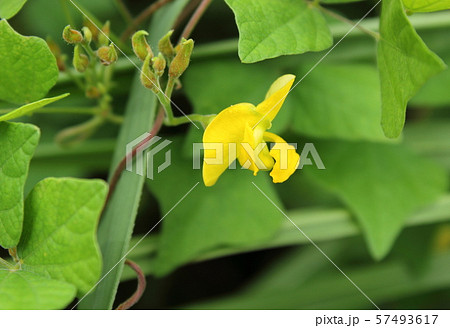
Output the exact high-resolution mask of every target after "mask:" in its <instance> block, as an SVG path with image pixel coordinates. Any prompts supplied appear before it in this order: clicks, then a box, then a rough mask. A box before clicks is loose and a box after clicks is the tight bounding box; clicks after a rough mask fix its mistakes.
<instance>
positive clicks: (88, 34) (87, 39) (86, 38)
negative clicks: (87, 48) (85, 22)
mask: <svg viewBox="0 0 450 328" xmlns="http://www.w3.org/2000/svg"><path fill="white" fill-rule="evenodd" d="M81 30H82V31H83V36H84V41H85V42H86V43H87V44H89V43H91V41H92V32H91V30H90V29H89V27H87V26H84V27H83V28H82V29H81Z"/></svg>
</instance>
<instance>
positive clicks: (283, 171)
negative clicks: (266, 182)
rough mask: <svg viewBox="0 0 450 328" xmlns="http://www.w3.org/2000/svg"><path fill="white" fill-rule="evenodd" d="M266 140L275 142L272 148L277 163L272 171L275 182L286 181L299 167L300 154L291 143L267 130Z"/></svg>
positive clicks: (271, 174) (271, 153)
mask: <svg viewBox="0 0 450 328" xmlns="http://www.w3.org/2000/svg"><path fill="white" fill-rule="evenodd" d="M264 140H266V141H271V142H275V145H274V146H273V147H272V149H271V150H270V155H271V156H272V157H273V158H274V159H275V165H274V166H273V169H272V171H271V172H270V176H271V177H272V179H273V182H274V183H280V182H284V181H286V180H287V179H288V178H289V177H290V176H291V175H292V174H294V172H295V170H296V169H297V167H298V164H299V163H300V155H299V154H297V151H296V149H295V148H294V146H292V145H289V144H288V143H286V141H284V140H283V138H281V137H279V136H277V135H276V134H273V133H270V132H265V133H264Z"/></svg>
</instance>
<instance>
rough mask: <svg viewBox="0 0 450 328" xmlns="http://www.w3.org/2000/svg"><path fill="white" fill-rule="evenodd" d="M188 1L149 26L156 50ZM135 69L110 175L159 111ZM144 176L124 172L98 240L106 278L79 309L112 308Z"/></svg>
mask: <svg viewBox="0 0 450 328" xmlns="http://www.w3.org/2000/svg"><path fill="white" fill-rule="evenodd" d="M186 3H187V0H177V1H173V2H172V3H170V4H168V5H166V6H164V7H163V8H162V9H161V10H159V11H158V12H156V14H155V16H154V17H153V20H152V24H151V26H150V29H149V33H150V43H151V46H152V47H153V49H155V46H156V44H157V42H158V40H159V39H160V38H161V37H162V36H164V35H165V34H166V33H167V31H168V30H169V29H170V28H171V26H172V25H173V24H174V22H175V20H176V18H177V17H178V15H179V14H180V12H181V11H182V10H183V8H184V6H185V5H186ZM139 74H140V73H139V72H136V76H135V78H134V84H133V86H132V88H131V94H130V98H129V102H128V104H127V109H126V115H125V121H124V123H123V124H122V128H121V131H120V135H119V139H118V142H117V144H116V149H115V153H114V158H113V162H112V164H111V170H110V175H112V174H113V172H114V171H115V169H116V167H117V164H118V163H119V162H120V160H121V159H122V158H123V157H124V156H125V154H126V145H127V144H128V143H130V142H132V141H133V140H134V139H135V138H137V137H139V136H140V135H141V134H143V133H145V132H148V131H149V130H150V129H151V126H152V124H153V123H152V122H153V121H154V117H155V113H156V110H157V100H156V97H155V96H154V94H153V93H151V92H150V91H149V90H147V89H145V88H144V87H143V86H142V84H141V83H140V80H139ZM144 181H145V177H141V176H139V175H137V174H135V173H132V172H123V174H122V176H121V178H120V180H119V182H118V184H117V186H116V190H115V192H114V193H113V195H112V197H111V199H110V200H109V202H108V206H107V207H106V209H105V212H104V213H103V216H102V221H101V224H100V226H99V231H98V240H99V244H100V248H101V250H102V254H103V274H104V275H105V274H107V275H106V276H105V278H104V279H103V280H102V281H101V283H99V284H98V286H97V287H96V289H95V290H94V291H93V292H92V293H91V294H89V295H87V296H86V298H84V299H83V300H82V302H81V303H80V304H79V305H78V307H79V308H80V309H111V308H112V306H113V302H114V298H115V295H116V292H117V287H118V286H119V281H120V276H121V274H122V270H123V262H124V261H123V256H124V255H125V253H126V252H127V251H128V245H129V242H130V239H131V234H132V232H133V227H134V221H135V219H136V215H137V210H138V206H139V201H140V199H141V194H142V187H143V185H144Z"/></svg>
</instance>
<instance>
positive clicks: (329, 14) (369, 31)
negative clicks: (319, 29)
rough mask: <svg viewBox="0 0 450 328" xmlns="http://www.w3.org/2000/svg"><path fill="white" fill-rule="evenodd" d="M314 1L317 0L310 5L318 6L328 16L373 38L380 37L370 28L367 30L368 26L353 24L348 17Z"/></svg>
mask: <svg viewBox="0 0 450 328" xmlns="http://www.w3.org/2000/svg"><path fill="white" fill-rule="evenodd" d="M316 2H317V1H315V2H314V3H312V5H313V6H315V7H316V8H318V9H319V10H321V11H322V12H323V13H325V14H327V15H328V16H330V17H333V18H335V19H337V20H339V21H341V22H343V23H346V24H349V25H351V26H355V27H356V28H357V29H359V30H360V31H362V32H363V33H365V34H367V35H369V36H371V37H373V38H374V39H375V40H379V39H380V34H379V33H378V32H374V31H372V30H369V29H368V28H365V27H364V26H363V25H361V24H358V25H356V24H355V23H354V22H353V21H351V20H350V19H348V18H346V17H344V16H341V15H339V14H337V13H335V12H334V11H331V10H328V9H326V8H324V7H322V6H320V5H319V4H318V2H317V3H316Z"/></svg>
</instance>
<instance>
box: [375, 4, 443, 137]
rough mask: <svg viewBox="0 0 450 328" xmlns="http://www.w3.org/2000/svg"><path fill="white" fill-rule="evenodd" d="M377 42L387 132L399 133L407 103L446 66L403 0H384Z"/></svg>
mask: <svg viewBox="0 0 450 328" xmlns="http://www.w3.org/2000/svg"><path fill="white" fill-rule="evenodd" d="M380 35H381V40H380V41H379V43H378V54H377V56H378V68H379V71H380V81H381V102H382V117H381V123H382V126H383V130H384V133H385V135H386V136H387V137H389V138H396V137H398V136H399V135H400V133H401V131H402V129H403V125H404V124H405V113H406V105H407V103H408V101H409V99H411V98H412V97H413V96H414V94H416V92H417V91H418V90H419V89H420V87H421V86H422V85H423V84H424V83H425V82H426V81H427V80H428V79H429V78H430V77H432V76H433V75H435V74H437V73H439V72H440V71H442V70H443V69H444V68H445V64H444V63H443V61H442V60H441V59H440V58H439V57H438V56H437V55H436V54H434V53H433V52H432V51H431V50H430V49H428V48H427V46H426V45H425V43H424V42H423V41H422V39H421V38H420V37H419V35H418V34H417V33H416V31H415V30H414V28H413V26H412V25H411V23H410V22H409V21H408V19H407V17H406V15H405V12H404V10H403V5H402V3H401V0H388V1H386V0H383V4H382V11H381V19H380Z"/></svg>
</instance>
